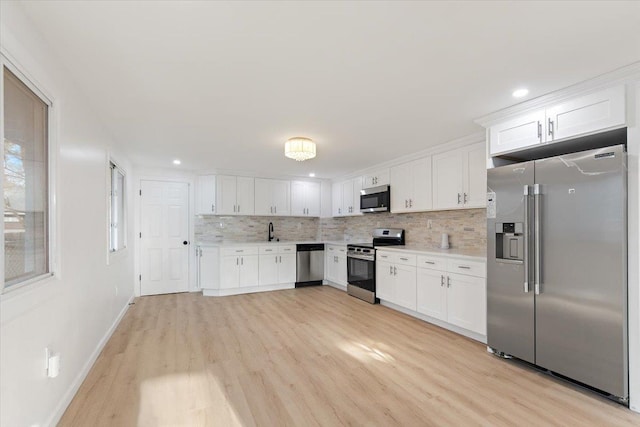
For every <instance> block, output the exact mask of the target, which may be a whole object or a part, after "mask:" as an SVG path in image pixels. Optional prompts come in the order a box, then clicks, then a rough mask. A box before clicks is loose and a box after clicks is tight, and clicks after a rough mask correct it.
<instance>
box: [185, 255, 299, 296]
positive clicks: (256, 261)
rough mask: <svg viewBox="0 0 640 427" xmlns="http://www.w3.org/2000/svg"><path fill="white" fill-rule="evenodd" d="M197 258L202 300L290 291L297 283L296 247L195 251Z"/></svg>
mask: <svg viewBox="0 0 640 427" xmlns="http://www.w3.org/2000/svg"><path fill="white" fill-rule="evenodd" d="M196 256H197V257H198V260H197V261H198V283H199V284H200V288H201V289H202V292H203V294H204V295H205V296H222V295H233V294H238V293H248V292H260V291H264V290H275V289H285V288H292V287H293V286H294V283H295V281H296V245H275V244H272V245H269V246H264V247H263V246H241V247H221V248H218V247H212V248H208V247H198V248H196ZM261 287H265V289H260V288H261Z"/></svg>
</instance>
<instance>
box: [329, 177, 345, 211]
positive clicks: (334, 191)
mask: <svg viewBox="0 0 640 427" xmlns="http://www.w3.org/2000/svg"><path fill="white" fill-rule="evenodd" d="M331 215H332V216H344V215H345V214H344V213H343V212H342V184H341V183H334V184H333V185H332V186H331Z"/></svg>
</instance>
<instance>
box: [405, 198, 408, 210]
mask: <svg viewBox="0 0 640 427" xmlns="http://www.w3.org/2000/svg"><path fill="white" fill-rule="evenodd" d="M404 207H405V208H408V207H409V201H408V200H407V199H404Z"/></svg>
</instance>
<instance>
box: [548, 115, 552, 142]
mask: <svg viewBox="0 0 640 427" xmlns="http://www.w3.org/2000/svg"><path fill="white" fill-rule="evenodd" d="M548 120H549V122H548V124H549V136H550V137H551V138H553V120H551V117H549V119H548Z"/></svg>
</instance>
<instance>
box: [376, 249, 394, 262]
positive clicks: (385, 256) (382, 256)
mask: <svg viewBox="0 0 640 427" xmlns="http://www.w3.org/2000/svg"><path fill="white" fill-rule="evenodd" d="M376 260H378V261H386V262H395V258H394V254H392V253H389V252H380V251H378V252H377V253H376Z"/></svg>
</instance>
